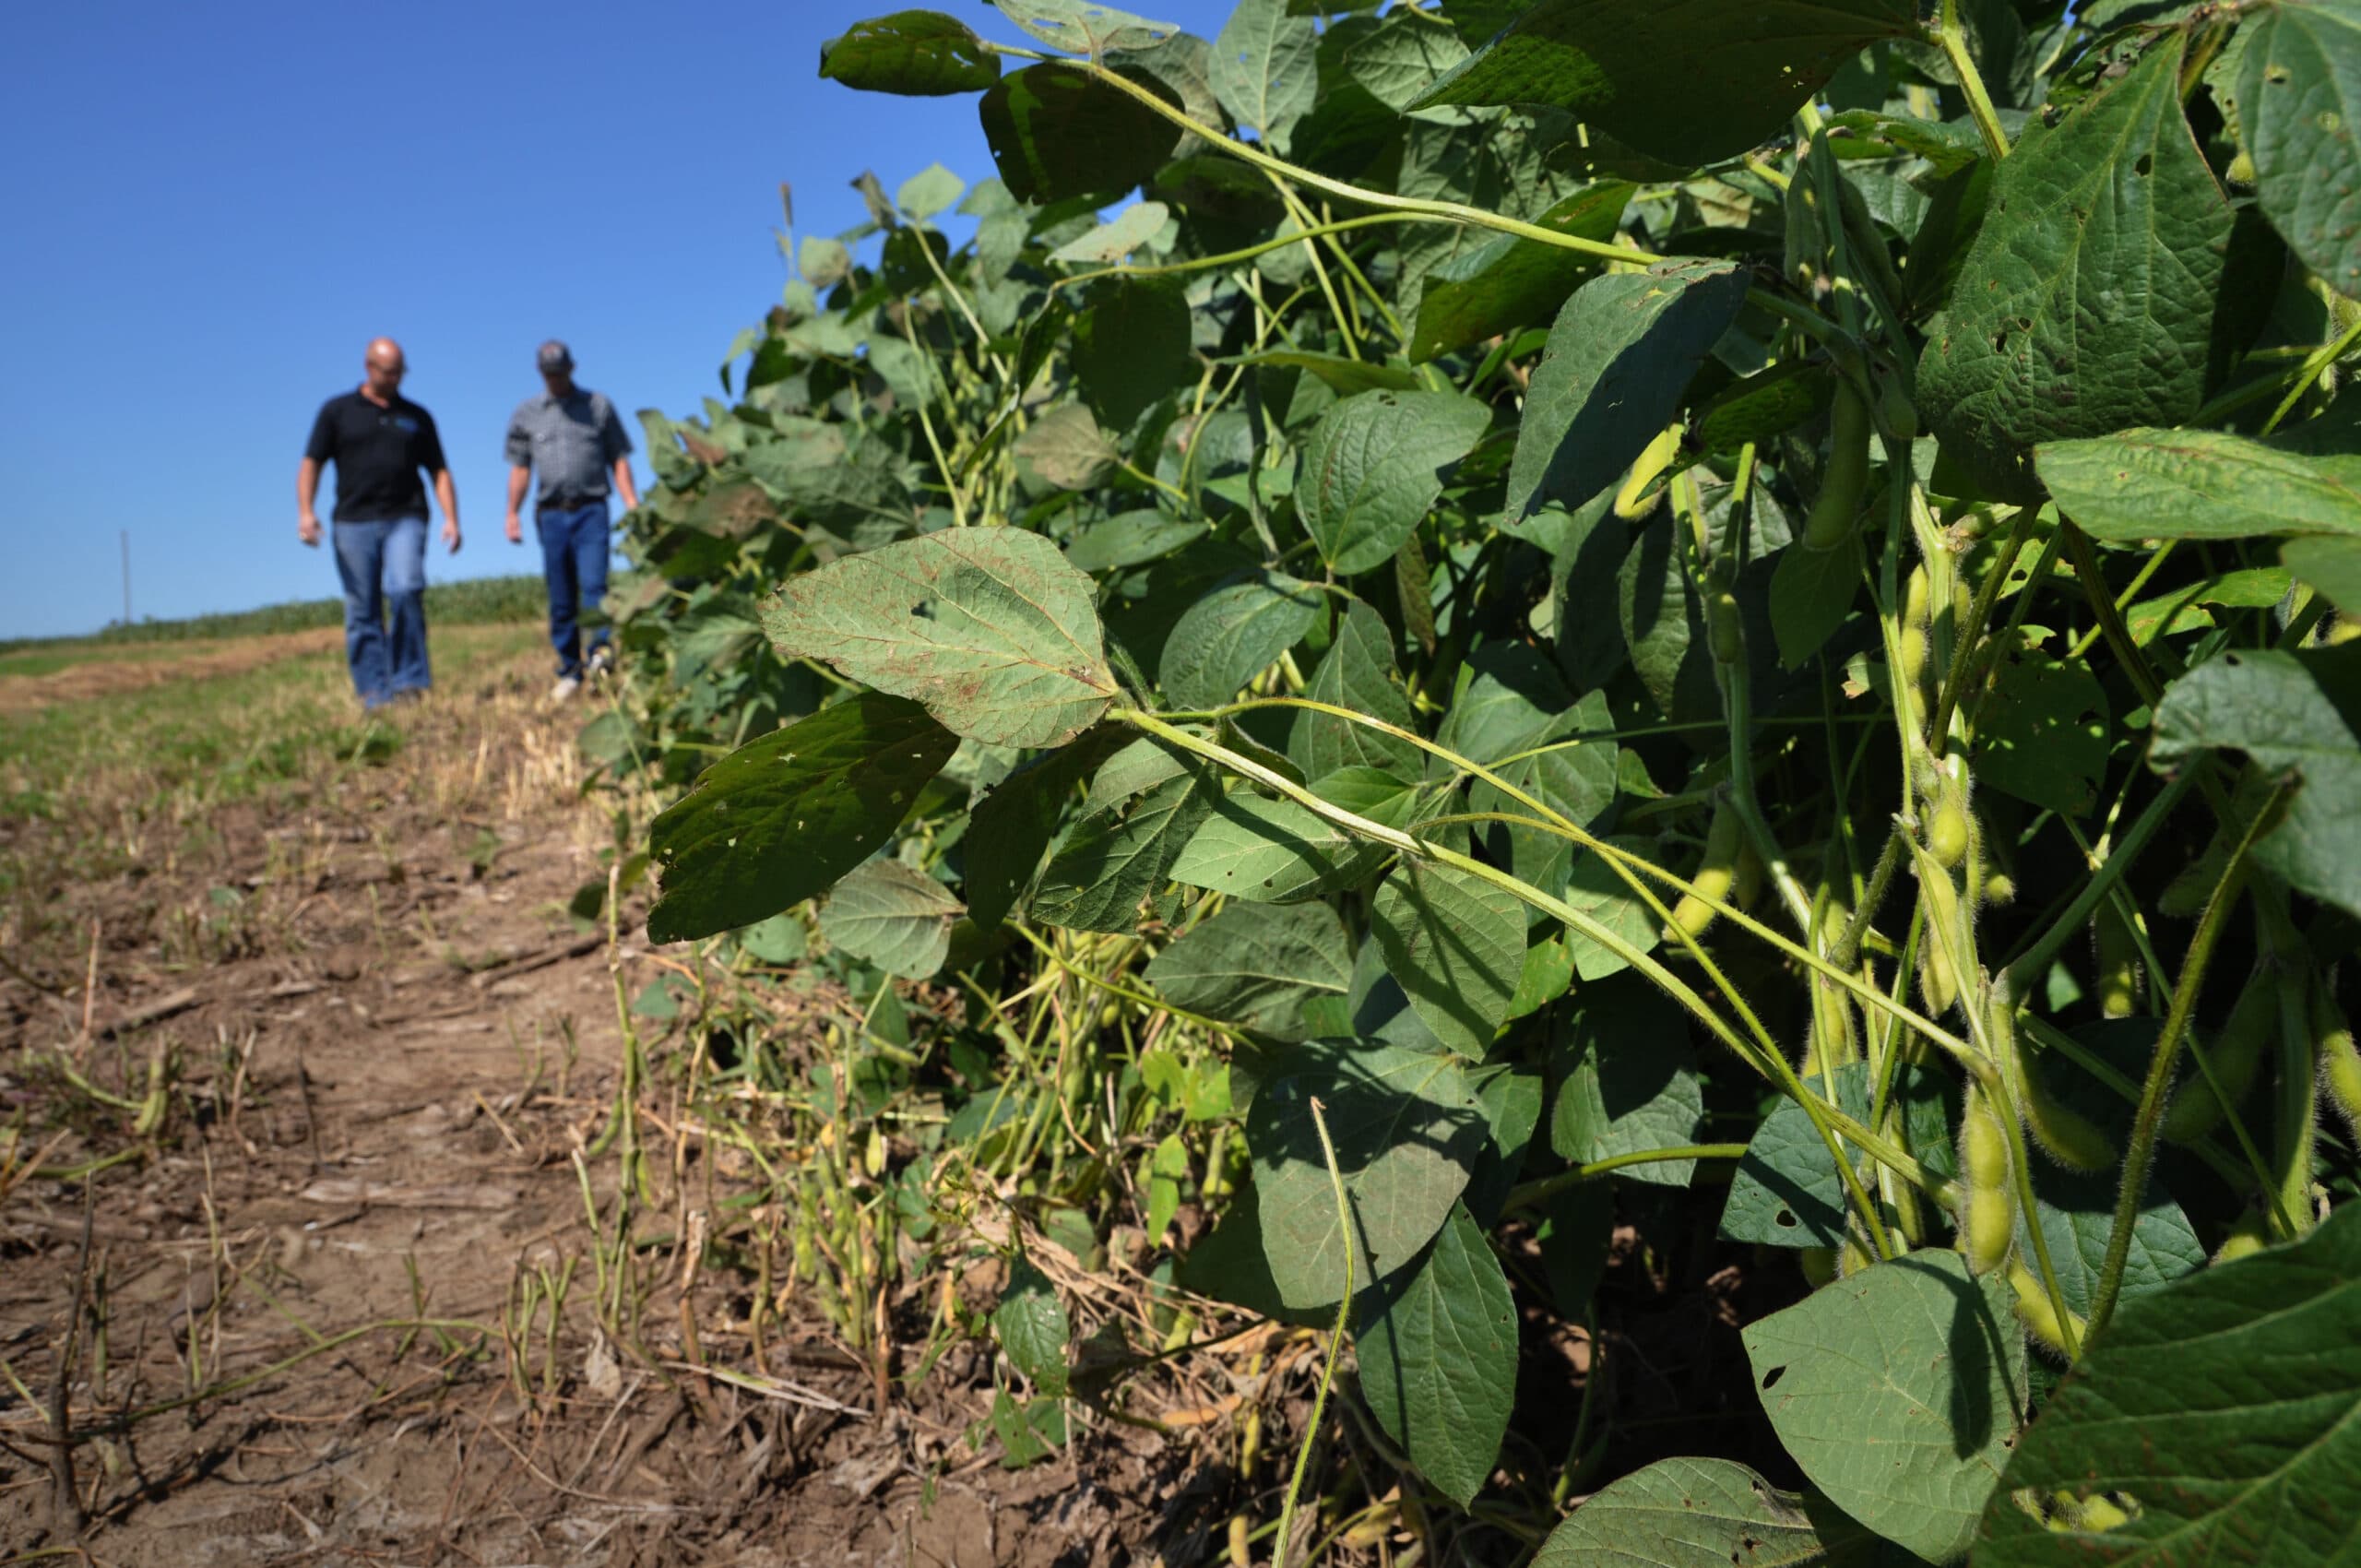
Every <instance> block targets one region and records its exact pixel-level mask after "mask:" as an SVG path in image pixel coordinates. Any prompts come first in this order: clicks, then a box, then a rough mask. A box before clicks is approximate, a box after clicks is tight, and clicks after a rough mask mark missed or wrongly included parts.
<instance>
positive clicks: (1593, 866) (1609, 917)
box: [1564, 752, 1664, 980]
mask: <svg viewBox="0 0 2361 1568" xmlns="http://www.w3.org/2000/svg"><path fill="white" fill-rule="evenodd" d="M1619 756H1620V757H1621V758H1622V759H1623V760H1624V761H1626V762H1635V761H1636V759H1635V758H1634V757H1633V756H1632V755H1631V754H1630V753H1628V752H1625V753H1619ZM1606 842H1608V844H1610V845H1612V846H1614V847H1615V848H1616V849H1620V850H1622V851H1623V852H1624V853H1625V854H1627V855H1637V856H1639V857H1640V858H1641V859H1642V860H1655V858H1656V856H1657V849H1658V846H1657V843H1656V841H1655V839H1653V838H1642V837H1636V836H1632V835H1623V834H1619V835H1615V836H1613V837H1608V839H1607V840H1606ZM1564 897H1565V900H1566V903H1567V905H1568V906H1569V907H1570V908H1572V909H1575V910H1577V911H1579V912H1580V913H1582V914H1584V915H1587V916H1589V917H1590V918H1591V919H1592V920H1594V921H1597V922H1598V923H1599V924H1600V925H1601V926H1604V927H1605V928H1606V934H1608V935H1612V936H1615V937H1618V938H1620V939H1621V941H1622V943H1623V944H1624V945H1625V946H1627V947H1629V948H1630V949H1631V951H1633V952H1635V953H1647V952H1651V951H1653V950H1654V949H1655V946H1656V944H1658V943H1659V942H1660V941H1662V940H1663V935H1664V932H1663V925H1662V921H1661V920H1660V918H1659V917H1658V916H1657V914H1656V913H1655V910H1653V909H1649V908H1648V904H1647V900H1646V899H1644V898H1642V897H1640V895H1639V894H1638V893H1637V892H1636V891H1634V890H1633V888H1632V886H1631V884H1630V883H1629V882H1626V881H1625V880H1624V879H1623V873H1621V872H1620V871H1619V870H1618V869H1617V867H1616V866H1615V865H1613V864H1612V863H1611V862H1609V861H1608V859H1607V857H1606V856H1604V855H1602V854H1600V853H1598V851H1596V849H1584V850H1583V851H1581V852H1580V853H1578V854H1576V855H1575V856H1574V857H1573V858H1572V861H1569V862H1568V864H1567V867H1566V891H1565V893H1564ZM1566 950H1567V951H1568V952H1569V953H1571V954H1572V956H1573V960H1574V973H1576V974H1577V975H1579V976H1581V977H1582V978H1583V979H1584V980H1605V979H1606V978H1607V977H1608V976H1609V975H1611V974H1616V973H1619V972H1620V971H1621V970H1623V969H1625V968H1629V967H1630V966H1631V960H1630V959H1628V958H1626V957H1624V956H1623V955H1622V954H1621V953H1619V952H1617V951H1616V950H1615V949H1614V948H1613V947H1611V946H1609V945H1608V944H1607V943H1606V942H1604V941H1602V940H1601V939H1600V938H1599V937H1596V936H1592V935H1590V934H1588V933H1587V932H1581V931H1577V930H1574V929H1572V928H1571V927H1569V928H1568V930H1567V932H1566Z"/></svg>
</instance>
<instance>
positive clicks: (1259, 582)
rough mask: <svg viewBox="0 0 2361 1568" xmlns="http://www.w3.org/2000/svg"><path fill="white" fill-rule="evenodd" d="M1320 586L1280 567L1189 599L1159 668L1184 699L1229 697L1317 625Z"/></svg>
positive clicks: (1197, 702) (1201, 701) (1170, 691)
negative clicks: (1291, 574)
mask: <svg viewBox="0 0 2361 1568" xmlns="http://www.w3.org/2000/svg"><path fill="white" fill-rule="evenodd" d="M1320 602H1321V594H1320V590H1319V589H1318V588H1314V587H1313V586H1312V585H1311V584H1310V583H1306V582H1302V581H1299V580H1298V579H1297V578H1294V577H1290V576H1285V575H1284V574H1281V573H1277V572H1263V573H1258V574H1256V575H1255V576H1252V577H1249V578H1248V579H1247V580H1246V581H1244V582H1242V583H1232V584H1230V585H1229V586H1228V587H1227V588H1216V589H1215V590H1214V591H1213V592H1211V593H1209V594H1207V595H1205V597H1204V598H1203V599H1201V600H1197V602H1196V603H1194V604H1192V605H1191V606H1190V607H1189V609H1188V612H1187V613H1185V614H1183V615H1182V616H1181V620H1180V623H1179V624H1177V625H1175V626H1174V627H1173V628H1172V635H1171V636H1169V637H1168V638H1166V639H1165V644H1164V658H1163V661H1162V664H1161V666H1160V668H1159V671H1158V673H1159V674H1160V675H1161V677H1162V679H1163V683H1164V690H1165V694H1166V695H1168V696H1169V697H1170V698H1171V699H1172V701H1173V702H1174V703H1175V704H1177V705H1179V706H1181V707H1216V706H1217V705H1219V704H1221V703H1226V702H1228V701H1229V700H1230V699H1231V698H1232V697H1234V696H1236V695H1238V690H1239V688H1240V687H1241V686H1243V685H1245V684H1246V683H1247V682H1249V681H1251V680H1252V679H1253V678H1254V677H1255V676H1256V675H1259V674H1261V673H1262V672H1263V671H1264V670H1267V669H1269V668H1270V666H1271V665H1272V664H1273V663H1274V662H1275V660H1276V659H1278V657H1279V655H1281V654H1283V653H1285V652H1287V649H1289V648H1291V647H1294V646H1295V645H1296V644H1297V643H1299V642H1300V641H1302V640H1303V635H1304V633H1306V632H1308V631H1310V630H1311V618H1312V616H1313V615H1314V614H1316V613H1317V612H1319V609H1320Z"/></svg>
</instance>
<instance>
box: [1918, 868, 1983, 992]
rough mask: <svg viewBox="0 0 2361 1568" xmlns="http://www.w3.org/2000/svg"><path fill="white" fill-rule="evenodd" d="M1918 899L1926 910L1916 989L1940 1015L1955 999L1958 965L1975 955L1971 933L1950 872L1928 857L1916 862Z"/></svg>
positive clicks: (1959, 970) (1961, 975) (1973, 933)
mask: <svg viewBox="0 0 2361 1568" xmlns="http://www.w3.org/2000/svg"><path fill="white" fill-rule="evenodd" d="M1918 902H1919V905H1920V907H1921V908H1923V909H1925V910H1926V912H1927V918H1926V929H1925V930H1924V931H1922V932H1920V933H1919V936H1918V992H1919V994H1920V996H1922V997H1923V998H1925V1000H1926V1003H1927V1011H1928V1013H1930V1014H1932V1015H1934V1016H1937V1017H1940V1016H1942V1015H1944V1014H1945V1013H1948V1012H1950V1011H1951V1009H1952V1003H1954V1002H1956V1001H1958V1000H1959V993H1960V982H1961V980H1962V979H1963V978H1964V976H1963V974H1962V966H1963V964H1965V965H1969V966H1972V965H1973V962H1974V958H1975V932H1974V931H1973V930H1972V929H1971V927H1970V925H1969V923H1968V920H1967V915H1966V911H1965V909H1964V907H1963V906H1962V905H1961V903H1960V897H1959V887H1958V885H1956V884H1954V883H1953V882H1952V873H1950V872H1947V871H1945V870H1944V869H1943V868H1942V867H1941V866H1940V865H1937V864H1936V863H1935V861H1934V859H1933V857H1931V856H1928V857H1927V858H1925V859H1922V860H1920V861H1919V862H1918Z"/></svg>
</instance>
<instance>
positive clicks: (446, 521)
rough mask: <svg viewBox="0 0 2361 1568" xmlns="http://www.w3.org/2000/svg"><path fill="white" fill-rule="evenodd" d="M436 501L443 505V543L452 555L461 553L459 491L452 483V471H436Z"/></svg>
mask: <svg viewBox="0 0 2361 1568" xmlns="http://www.w3.org/2000/svg"><path fill="white" fill-rule="evenodd" d="M434 499H435V500H437V501H439V502H441V503H442V504H443V542H444V543H445V544H447V545H449V546H450V547H451V553H452V554H454V555H457V553H458V552H459V489H458V486H457V485H455V484H453V483H452V482H451V470H450V469H435V470H434Z"/></svg>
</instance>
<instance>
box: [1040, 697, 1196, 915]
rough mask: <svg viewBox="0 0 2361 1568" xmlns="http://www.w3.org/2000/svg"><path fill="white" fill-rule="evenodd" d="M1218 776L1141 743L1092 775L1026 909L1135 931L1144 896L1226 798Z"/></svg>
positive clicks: (1190, 760) (1158, 887) (1158, 883)
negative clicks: (1071, 824)
mask: <svg viewBox="0 0 2361 1568" xmlns="http://www.w3.org/2000/svg"><path fill="white" fill-rule="evenodd" d="M1221 792H1222V791H1221V780H1220V779H1219V778H1217V777H1216V775H1215V774H1214V773H1213V772H1212V771H1211V770H1210V769H1208V768H1206V767H1205V766H1204V765H1203V764H1201V763H1198V762H1197V761H1195V760H1194V759H1193V758H1183V757H1181V756H1176V755H1175V754H1172V753H1170V752H1168V751H1166V750H1165V749H1164V748H1163V747H1162V746H1159V745H1157V743H1156V742H1152V741H1136V742H1133V743H1132V744H1131V745H1129V746H1127V747H1125V748H1124V749H1123V750H1122V751H1121V752H1118V753H1117V754H1115V755H1114V756H1113V757H1111V758H1110V759H1109V761H1108V763H1107V765H1106V766H1104V767H1102V768H1100V769H1099V770H1098V777H1097V778H1094V779H1093V780H1091V786H1090V793H1089V795H1088V796H1087V797H1086V799H1085V800H1084V801H1083V815H1082V820H1080V821H1079V822H1077V823H1075V824H1074V827H1073V828H1072V829H1071V830H1070V831H1069V832H1068V833H1067V834H1066V837H1065V840H1064V842H1062V844H1060V845H1059V846H1058V849H1057V852H1056V853H1055V854H1053V855H1051V856H1050V863H1049V865H1048V866H1047V867H1046V868H1045V869H1044V870H1043V871H1042V873H1041V881H1040V885H1039V886H1038V887H1037V888H1035V889H1034V893H1033V898H1032V902H1031V904H1030V905H1029V906H1028V907H1029V909H1031V912H1032V914H1033V916H1034V918H1035V919H1037V920H1040V921H1047V922H1048V923H1050V925H1059V926H1066V927H1070V928H1072V929H1074V930H1077V931H1110V932H1135V931H1137V930H1138V929H1139V907H1140V900H1141V899H1143V898H1145V897H1147V896H1148V895H1150V894H1152V893H1155V892H1157V891H1159V890H1161V889H1162V888H1163V886H1164V885H1165V884H1166V883H1167V882H1169V880H1171V870H1172V862H1173V861H1174V860H1175V859H1176V858H1178V857H1179V855H1180V853H1181V849H1182V848H1183V847H1184V846H1185V845H1187V843H1188V842H1189V840H1190V839H1191V838H1192V837H1194V836H1195V834H1196V831H1197V829H1198V827H1200V826H1203V824H1204V820H1205V818H1206V817H1207V816H1208V815H1210V814H1212V812H1213V809H1214V804H1215V802H1217V801H1218V800H1220V799H1221Z"/></svg>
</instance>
